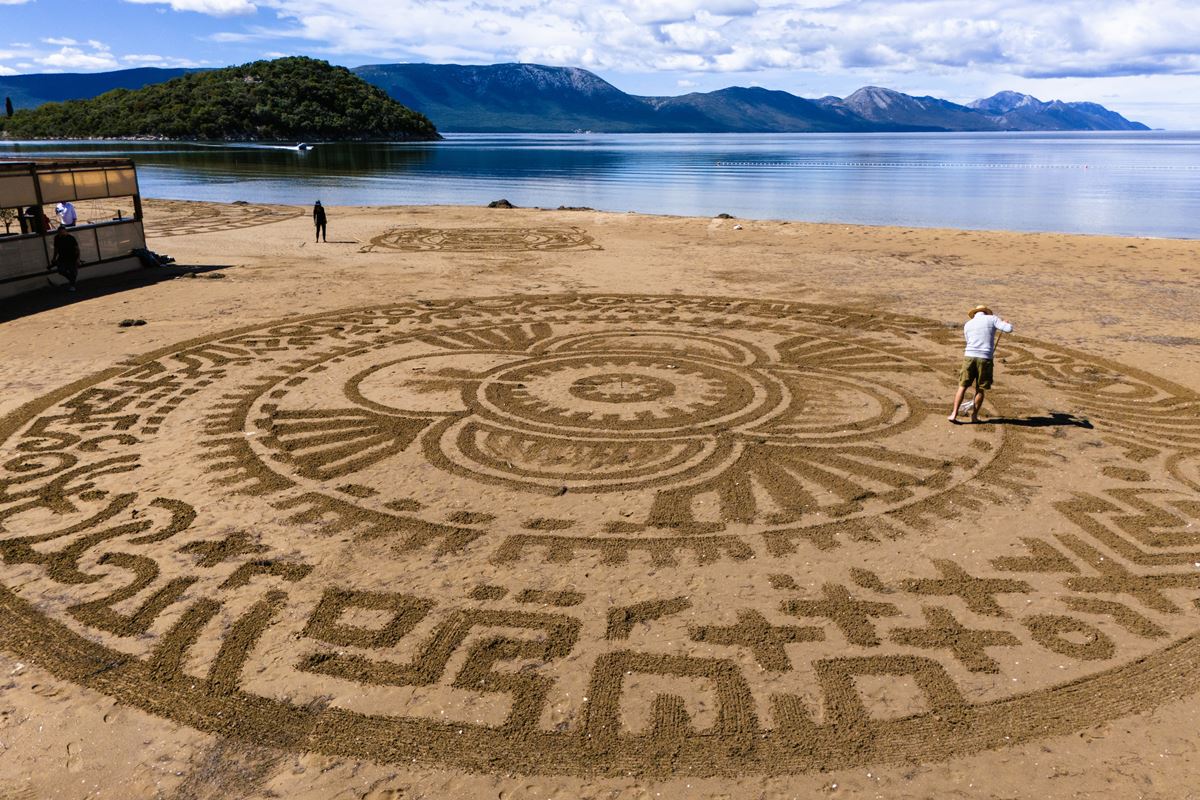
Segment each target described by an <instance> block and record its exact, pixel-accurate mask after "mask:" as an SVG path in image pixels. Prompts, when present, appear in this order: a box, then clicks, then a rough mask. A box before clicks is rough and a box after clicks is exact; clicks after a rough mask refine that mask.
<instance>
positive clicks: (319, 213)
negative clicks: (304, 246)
mask: <svg viewBox="0 0 1200 800" xmlns="http://www.w3.org/2000/svg"><path fill="white" fill-rule="evenodd" d="M313 225H315V226H316V228H317V238H316V240H315V241H318V242H327V241H329V240H328V239H326V238H325V225H326V219H325V206H323V205H321V201H320V200H318V201H317V202H315V203H313Z"/></svg>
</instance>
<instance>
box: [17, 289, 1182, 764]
mask: <svg viewBox="0 0 1200 800" xmlns="http://www.w3.org/2000/svg"><path fill="white" fill-rule="evenodd" d="M960 347H961V344H960V333H959V331H958V330H957V329H955V328H947V327H945V326H943V325H940V324H937V323H934V322H930V321H926V320H921V319H914V318H905V317H896V316H887V315H866V314H862V313H859V312H856V311H853V310H848V309H843V308H838V307H831V306H821V305H813V304H804V303H786V302H778V301H748V300H736V299H724V298H710V297H678V296H672V297H653V296H626V295H602V296H601V295H595V296H554V297H526V296H516V297H501V298H484V299H477V300H454V301H446V302H440V303H438V302H421V303H404V304H396V305H389V306H381V307H371V308H363V309H354V310H349V311H340V312H331V313H327V314H319V315H315V316H311V317H306V318H303V319H293V320H285V321H281V322H277V323H273V324H269V325H263V326H259V327H255V328H252V329H243V330H238V331H231V332H228V333H224V334H218V335H215V336H211V337H207V338H204V339H199V340H193V341H189V342H183V343H181V344H179V345H177V346H174V347H170V348H165V349H163V350H161V351H158V352H156V353H152V354H149V355H147V356H145V357H142V358H140V359H137V360H136V361H134V362H131V363H126V364H123V365H121V366H117V367H114V368H112V369H110V370H108V371H106V372H103V373H101V374H99V375H96V376H93V378H91V379H89V380H86V381H83V382H81V383H78V384H74V385H71V386H68V387H65V388H63V389H62V390H61V391H58V392H55V393H53V394H51V395H49V396H47V397H45V398H43V399H41V400H39V401H37V402H35V403H33V404H31V405H29V406H27V407H25V408H24V409H22V410H21V411H19V412H17V413H16V414H14V415H12V416H11V417H9V418H8V419H6V420H4V421H3V423H0V557H2V559H3V563H2V565H0V646H2V647H3V648H4V649H6V650H8V651H10V652H13V653H16V654H18V655H19V656H20V657H22V658H27V659H31V660H33V661H36V662H37V663H40V664H42V665H44V666H45V667H47V668H49V669H50V670H52V671H53V672H55V673H56V674H57V675H59V676H60V677H62V678H63V679H66V680H70V681H74V682H76V683H79V684H81V685H83V686H86V687H89V688H90V689H93V690H95V691H98V692H102V693H104V694H107V695H110V696H112V697H115V698H117V699H118V700H120V701H121V702H123V703H127V704H130V705H134V706H137V707H139V708H142V709H144V710H146V711H148V712H149V713H151V714H155V715H159V716H162V717H166V718H169V719H172V720H175V721H177V722H179V723H182V724H186V725H190V726H194V727H196V728H199V729H201V730H205V731H212V732H217V733H221V734H223V735H227V736H233V737H240V738H245V739H252V740H254V741H256V742H258V743H261V744H267V745H272V746H275V747H281V748H287V749H297V750H316V751H320V752H324V753H329V754H335V755H345V756H352V757H362V758H371V759H377V760H382V761H395V762H398V763H403V764H412V763H414V762H416V763H422V764H434V765H441V766H449V767H454V768H458V769H465V770H475V771H488V772H495V771H521V772H527V773H543V774H614V775H627V774H631V773H634V774H646V775H667V774H671V775H681V774H691V775H714V774H722V775H738V774H755V773H758V774H771V773H787V772H801V771H809V770H821V769H831V768H835V767H844V766H852V765H859V764H865V763H870V762H874V761H887V760H905V761H916V762H920V761H928V760H933V759H939V758H946V757H949V756H951V755H954V754H959V753H966V752H973V751H978V750H983V749H988V748H996V747H1003V746H1007V745H1009V744H1011V743H1014V742H1021V741H1026V740H1029V739H1032V738H1035V737H1043V736H1048V735H1053V734H1060V733H1066V732H1070V731H1074V730H1077V729H1081V728H1083V727H1085V726H1089V725H1092V724H1095V723H1096V722H1098V721H1101V720H1104V719H1109V718H1112V717H1115V716H1119V715H1122V714H1128V713H1132V712H1134V711H1137V710H1140V709H1144V708H1147V707H1150V706H1151V705H1153V704H1154V703H1156V702H1159V701H1161V700H1164V699H1167V698H1171V697H1177V696H1179V695H1180V694H1182V693H1185V692H1191V691H1194V690H1195V689H1196V688H1197V686H1200V639H1198V638H1197V636H1196V630H1197V616H1198V614H1200V605H1198V603H1200V600H1198V598H1200V569H1197V565H1198V564H1200V533H1198V531H1200V500H1197V488H1198V486H1200V467H1198V464H1200V460H1198V454H1200V398H1197V396H1196V395H1195V394H1194V393H1192V392H1189V391H1187V390H1185V389H1183V388H1181V387H1179V386H1175V385H1173V384H1170V383H1168V382H1166V381H1163V380H1160V379H1157V378H1155V377H1153V376H1151V375H1148V374H1145V373H1141V372H1137V371H1135V370H1132V369H1129V368H1126V367H1122V366H1120V365H1117V364H1114V363H1111V362H1106V361H1103V360H1100V359H1094V358H1090V357H1087V356H1085V355H1082V354H1080V353H1076V352H1072V351H1068V350H1064V349H1061V348H1057V347H1053V346H1050V345H1046V344H1042V343H1039V342H1035V341H1029V340H1026V339H1021V338H1014V339H1011V340H1010V339H1006V341H1005V345H1004V348H1005V350H1004V360H1003V363H1001V364H999V365H998V387H997V391H995V392H994V393H993V394H992V396H990V397H989V414H990V415H992V418H991V419H990V421H989V422H990V424H983V425H975V426H951V425H949V424H947V423H946V421H945V419H944V414H945V410H944V406H945V405H946V404H947V403H948V401H949V397H950V395H951V393H952V392H953V387H954V381H953V378H954V366H955V363H956V361H957V358H958V354H959V352H960V350H959V348H960ZM993 401H995V402H997V403H998V405H990V404H991V403H992V402H993ZM1068 470H1070V471H1083V470H1086V473H1085V474H1087V475H1090V476H1094V480H1089V484H1088V487H1087V490H1086V491H1065V490H1063V489H1061V488H1059V484H1058V482H1057V481H1056V476H1057V475H1060V474H1062V473H1063V471H1068Z"/></svg>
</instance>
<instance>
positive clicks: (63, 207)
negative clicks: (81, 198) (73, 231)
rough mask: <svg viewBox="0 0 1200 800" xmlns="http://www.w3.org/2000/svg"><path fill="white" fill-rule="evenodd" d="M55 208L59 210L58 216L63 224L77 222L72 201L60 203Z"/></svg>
mask: <svg viewBox="0 0 1200 800" xmlns="http://www.w3.org/2000/svg"><path fill="white" fill-rule="evenodd" d="M54 210H55V211H57V212H58V218H59V219H60V220H62V224H63V225H74V224H75V219H76V217H75V206H73V205H71V204H70V203H59V204H58V207H57V208H55V209H54Z"/></svg>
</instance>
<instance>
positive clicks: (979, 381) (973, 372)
mask: <svg viewBox="0 0 1200 800" xmlns="http://www.w3.org/2000/svg"><path fill="white" fill-rule="evenodd" d="M971 384H975V386H977V387H978V388H980V389H990V388H992V360H991V359H990V358H964V359H963V363H962V367H961V368H960V369H959V370H958V385H959V386H970V385H971Z"/></svg>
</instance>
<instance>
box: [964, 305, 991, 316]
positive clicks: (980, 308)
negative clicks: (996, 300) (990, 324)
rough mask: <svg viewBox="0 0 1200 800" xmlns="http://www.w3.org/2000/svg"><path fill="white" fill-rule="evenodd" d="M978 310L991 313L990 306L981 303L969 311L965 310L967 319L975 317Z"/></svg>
mask: <svg viewBox="0 0 1200 800" xmlns="http://www.w3.org/2000/svg"><path fill="white" fill-rule="evenodd" d="M980 311H982V312H983V313H985V314H991V313H992V310H991V309H990V308H988V307H987V306H983V305H980V306H975V307H974V308H972V309H971V310H970V311H968V312H967V319H975V315H976V314H978V313H979V312H980Z"/></svg>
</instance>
